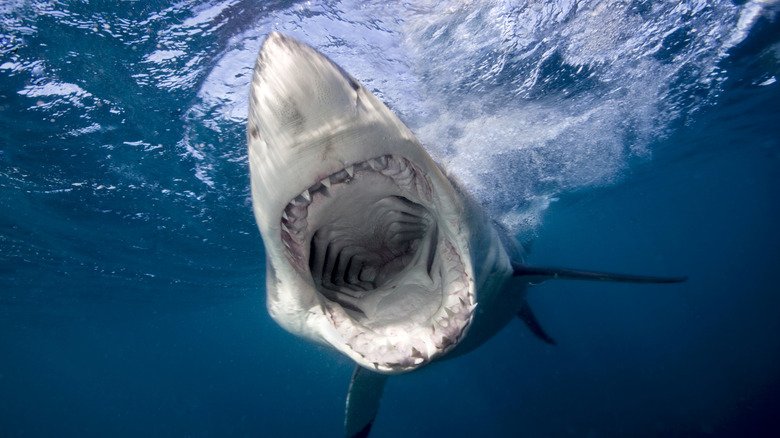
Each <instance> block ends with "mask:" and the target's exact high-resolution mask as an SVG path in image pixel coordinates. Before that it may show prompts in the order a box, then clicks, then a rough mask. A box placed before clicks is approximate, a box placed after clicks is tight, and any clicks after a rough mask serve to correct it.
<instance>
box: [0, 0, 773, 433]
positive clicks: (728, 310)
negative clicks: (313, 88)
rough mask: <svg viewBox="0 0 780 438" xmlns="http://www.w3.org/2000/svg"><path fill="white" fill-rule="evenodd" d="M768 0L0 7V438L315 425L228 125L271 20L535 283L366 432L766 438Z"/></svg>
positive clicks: (319, 368)
mask: <svg viewBox="0 0 780 438" xmlns="http://www.w3.org/2000/svg"><path fill="white" fill-rule="evenodd" d="M779 3H780V2H778V1H776V0H750V1H734V2H731V1H703V0H702V1H692V0H691V1H676V0H675V1H640V0H635V1H595V0H594V1H584V0H583V1H575V0H569V1H566V0H558V1H533V0H530V1H517V2H512V1H483V2H477V1H435V2H434V1H425V0H420V1H413V0H412V1H407V2H395V1H385V2H380V1H377V2H360V1H357V0H344V1H318V2H315V1H307V2H303V1H301V2H295V1H248V0H226V1H216V0H215V1H203V0H200V1H163V0H159V1H155V0H150V1H75V0H72V1H64V0H63V1H34V0H24V1H23V0H18V1H16V0H10V1H9V0H5V1H3V2H2V3H0V436H2V437H48V436H75V437H103V436H117V437H139V436H144V437H171V436H179V437H208V436H211V437H214V436H216V437H256V436H268V437H275V436H342V435H343V415H344V414H343V412H344V404H345V399H346V392H347V385H348V383H349V379H350V375H351V373H352V369H353V365H352V364H351V363H350V362H349V361H348V360H347V359H345V358H343V357H341V356H339V355H337V354H335V353H333V352H330V351H327V350H325V349H323V348H320V347H316V346H312V345H310V344H308V343H306V342H304V341H301V340H299V339H297V338H295V337H293V336H292V335H290V334H287V333H286V332H284V331H283V330H282V329H281V328H279V327H278V326H277V325H276V324H275V323H274V322H273V321H272V320H271V319H270V317H269V316H268V314H267V312H266V310H265V268H264V266H265V260H264V253H263V244H262V240H261V238H260V234H259V232H258V230H257V228H256V226H255V223H254V218H253V216H252V212H251V199H250V193H249V176H248V163H247V158H246V141H245V133H244V129H245V123H246V112H247V97H248V85H249V80H250V77H251V71H252V67H253V64H254V59H255V56H256V54H257V51H258V49H259V48H260V45H261V44H262V41H263V39H264V37H265V35H267V34H268V33H269V32H271V31H274V30H275V31H280V32H283V33H286V34H288V35H290V36H293V37H295V38H298V39H300V40H302V41H304V42H306V43H308V44H310V45H312V46H314V47H315V48H317V49H318V50H320V51H322V52H323V53H325V54H326V55H327V56H329V57H330V58H331V59H333V60H334V61H335V62H337V63H338V64H340V65H341V66H342V67H343V68H344V69H345V70H346V71H348V72H349V73H350V74H351V75H353V76H354V77H356V78H357V79H358V80H359V81H361V82H362V83H363V84H364V85H366V87H367V88H368V89H369V90H371V91H372V92H374V93H375V94H376V95H377V96H379V98H380V99H381V100H383V101H384V102H385V103H387V104H388V106H390V108H391V109H392V110H393V111H394V112H395V113H396V114H398V115H399V117H401V119H402V120H403V121H404V122H405V123H407V124H408V125H409V127H410V128H411V129H412V131H413V132H414V133H415V134H416V135H417V136H418V138H419V139H420V140H421V142H422V143H423V144H424V145H425V146H426V148H427V149H428V151H429V152H430V153H431V154H432V155H433V157H434V158H435V159H436V160H437V161H438V162H440V163H441V164H442V165H443V166H445V167H447V168H448V169H450V170H451V171H452V173H454V174H455V175H456V176H457V177H458V178H460V179H461V180H462V182H463V183H464V184H465V186H466V187H468V188H469V189H470V190H472V192H473V193H474V194H475V196H476V197H477V198H478V199H479V200H480V201H482V202H483V203H484V204H485V206H486V209H487V210H488V211H489V212H490V214H491V215H492V216H493V217H494V218H495V219H496V220H497V221H498V222H500V223H502V224H503V225H504V226H506V227H507V228H508V229H510V230H511V231H512V232H513V233H514V234H516V235H517V236H518V238H519V239H520V240H521V241H523V242H526V243H527V244H528V245H529V247H530V255H529V257H528V262H529V263H530V264H538V265H555V266H566V267H575V268H582V269H593V270H603V271H614V272H626V273H636V274H645V275H667V276H674V275H687V276H688V277H689V280H688V281H687V282H686V283H683V284H681V285H665V286H650V285H630V284H604V283H588V282H571V281H558V282H554V281H551V282H547V283H545V284H543V285H540V286H536V287H533V288H531V290H530V295H529V301H530V303H531V305H532V306H533V308H534V310H535V313H536V315H537V317H538V318H539V320H540V321H541V323H542V325H543V326H544V327H545V329H546V330H547V331H548V332H549V333H550V334H551V335H552V336H553V337H554V338H555V339H556V340H557V342H558V346H554V347H553V346H548V345H546V344H544V343H542V342H540V341H539V340H537V339H535V338H534V337H533V336H532V335H531V334H530V332H529V331H528V330H527V328H526V327H525V326H524V325H523V324H522V323H521V322H519V321H517V322H513V323H511V324H509V325H508V326H507V327H506V329H505V330H504V331H502V332H501V333H500V334H499V335H497V336H496V337H495V338H493V339H492V340H490V341H489V342H488V343H486V344H485V345H484V346H482V347H481V348H480V349H478V350H477V351H475V352H473V353H471V354H469V355H467V356H465V357H461V358H458V359H455V360H451V361H444V362H441V363H437V364H434V365H432V366H430V367H427V368H425V369H423V370H420V371H419V372H415V373H412V374H409V375H404V376H400V377H394V378H391V379H390V380H389V382H388V385H387V387H386V389H385V394H384V397H383V400H382V406H381V409H380V411H379V415H378V417H377V419H376V423H375V424H374V428H373V431H372V437H375V438H381V437H431V436H453V437H461V436H464V437H465V436H496V437H521V436H522V437H626V436H632V437H658V436H664V437H733V436H744V437H770V436H771V437H775V436H780V415H778V414H779V413H780V317H778V315H780V287H778V280H777V279H778V273H779V272H780V231H778V225H779V224H780V206H779V205H778V204H779V201H780V184H779V183H780V83H778V82H777V78H778V76H780V21H779V20H780V4H779Z"/></svg>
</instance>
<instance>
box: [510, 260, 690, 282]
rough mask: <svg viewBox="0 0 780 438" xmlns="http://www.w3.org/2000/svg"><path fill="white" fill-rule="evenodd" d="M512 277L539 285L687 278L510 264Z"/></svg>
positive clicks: (675, 280) (658, 280)
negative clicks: (581, 281) (572, 281)
mask: <svg viewBox="0 0 780 438" xmlns="http://www.w3.org/2000/svg"><path fill="white" fill-rule="evenodd" d="M512 268H513V269H514V272H513V274H512V275H513V276H514V277H531V279H529V282H531V283H541V282H542V281H544V280H549V279H563V280H592V281H617V282H622V283H681V282H683V281H685V280H687V279H688V277H647V276H643V275H627V274H613V273H609V272H593V271H579V270H576V269H566V268H552V267H541V266H528V265H523V264H520V263H515V262H512Z"/></svg>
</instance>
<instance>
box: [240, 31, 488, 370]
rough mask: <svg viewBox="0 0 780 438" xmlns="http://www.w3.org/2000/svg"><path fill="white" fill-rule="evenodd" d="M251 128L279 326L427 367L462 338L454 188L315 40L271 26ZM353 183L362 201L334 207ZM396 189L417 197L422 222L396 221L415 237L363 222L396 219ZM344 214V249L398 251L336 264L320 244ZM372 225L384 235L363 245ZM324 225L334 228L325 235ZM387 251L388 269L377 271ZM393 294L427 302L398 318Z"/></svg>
mask: <svg viewBox="0 0 780 438" xmlns="http://www.w3.org/2000/svg"><path fill="white" fill-rule="evenodd" d="M247 138H248V142H249V159H250V168H251V176H252V195H253V204H254V212H255V217H256V219H257V223H258V226H259V228H260V230H261V232H262V235H263V241H264V244H265V247H266V253H267V257H268V262H269V277H268V302H267V305H268V308H269V312H270V313H271V315H272V316H273V317H274V319H275V320H276V321H277V322H278V323H279V324H280V325H282V326H283V327H285V328H286V329H287V330H289V331H291V332H293V333H295V334H297V335H299V336H303V337H305V338H308V339H310V340H313V341H316V342H320V343H324V344H328V345H331V346H333V347H335V348H336V349H338V350H340V351H342V352H343V353H345V354H346V355H348V356H349V357H351V358H352V359H354V360H355V361H356V362H358V363H359V364H361V365H363V366H365V367H369V368H372V369H375V370H377V371H380V372H385V373H399V372H405V371H409V370H412V369H416V368H418V367H420V366H423V365H425V364H427V363H429V362H430V361H432V360H434V359H435V358H437V357H440V356H441V355H443V354H445V353H446V352H448V351H449V350H450V349H452V348H453V347H454V346H455V345H456V344H457V343H458V342H459V341H460V340H461V339H462V338H463V336H465V333H466V330H467V328H468V326H469V324H470V321H471V319H472V316H473V310H474V307H475V306H476V298H475V295H474V294H475V292H474V285H473V284H474V282H473V279H472V277H473V276H472V274H471V272H472V267H471V260H470V258H469V247H468V238H467V237H466V236H467V235H468V230H467V229H466V228H468V227H467V226H465V225H464V224H463V223H461V220H460V219H461V217H462V215H463V209H464V206H463V204H462V200H461V198H460V197H459V195H458V194H457V193H456V192H455V190H454V189H453V187H452V186H451V184H450V183H449V181H448V180H447V178H446V177H445V176H444V175H443V174H442V173H441V171H440V169H439V168H438V166H436V164H435V163H434V162H433V161H432V160H431V158H430V157H429V156H428V155H427V153H425V151H424V150H423V149H422V147H421V146H420V145H419V143H418V142H417V140H416V139H415V138H414V136H413V135H412V134H411V132H409V130H408V129H407V128H406V126H404V125H403V123H401V122H400V121H399V120H398V119H397V118H396V117H395V115H393V114H392V113H391V112H390V111H389V110H388V109H387V107H385V106H384V104H382V103H381V102H380V101H379V100H378V99H377V98H376V97H375V96H373V95H372V94H371V93H369V92H368V91H367V90H365V89H364V88H363V87H362V86H361V85H359V84H358V83H357V81H355V80H354V79H353V78H352V77H350V76H349V75H347V74H346V73H345V72H344V71H343V70H341V69H340V68H339V67H338V66H336V65H335V64H333V63H332V62H330V61H329V60H328V59H327V58H325V57H324V56H323V55H321V54H319V53H318V52H316V51H315V50H314V49H312V48H310V47H308V46H306V45H304V44H302V43H299V42H297V41H295V40H292V39H290V38H287V37H284V36H282V35H279V34H271V35H269V37H268V38H267V40H266V42H265V43H264V45H263V48H262V49H261V52H260V54H259V56H258V62H257V65H256V67H255V71H254V77H253V81H252V86H251V94H250V112H249V123H248V126H247ZM353 179H354V184H353V185H350V182H352V180H353ZM350 190H353V191H354V190H359V191H360V194H359V196H360V199H364V201H363V202H364V204H363V205H359V206H358V208H357V209H356V211H355V215H352V216H350V215H341V214H340V211H341V210H347V209H348V207H350V205H352V204H354V203H350V201H351V200H354V199H356V198H355V196H357V193H358V192H350ZM326 198H327V199H326ZM388 199H389V201H388ZM393 200H396V201H398V202H401V203H405V202H406V201H408V202H409V203H410V204H413V205H412V206H409V208H411V210H412V212H413V213H414V214H416V215H417V217H418V218H419V221H417V222H415V221H414V220H413V221H411V222H412V224H411V225H408V224H407V225H402V227H406V226H410V227H411V228H413V229H414V230H412V231H414V232H419V233H422V236H420V237H413V238H406V237H403V238H396V237H393V236H396V235H393V236H390V234H387V233H391V232H392V231H388V232H381V231H379V232H375V231H371V230H370V229H369V228H365V227H364V228H361V225H360V221H359V220H356V219H355V218H360V217H361V216H360V215H361V214H365V215H368V217H372V219H371V220H372V221H379V222H382V221H384V222H383V223H385V224H386V225H387V228H388V229H392V227H395V226H396V225H394V224H395V222H393V220H392V219H388V218H387V217H386V215H383V214H382V211H383V210H382V209H386V210H387V211H390V212H393V211H396V212H397V211H400V210H403V209H404V208H405V207H398V206H396V207H392V206H388V203H389V204H391V205H392V204H393V203H394V201H393ZM399 200H400V201H399ZM404 200H405V201H404ZM372 212H373V213H372ZM415 212H417V213H415ZM371 215H373V216H371ZM302 216H303V217H302ZM380 218H382V219H380ZM350 221H352V222H354V224H353V226H352V228H353V229H354V228H356V227H357V228H358V230H357V232H355V233H353V234H354V235H355V236H358V237H356V238H358V239H360V242H359V243H358V244H357V246H358V247H359V248H358V249H349V250H345V251H347V253H348V255H349V256H354V257H359V256H364V258H365V259H368V258H370V254H372V253H382V252H384V253H391V254H393V253H398V254H401V255H391V256H389V257H390V258H389V259H387V258H386V259H381V258H380V261H381V262H375V263H374V264H373V265H372V264H371V263H368V265H369V268H368V269H367V270H366V272H364V273H363V274H361V273H360V272H357V273H355V272H353V271H354V268H353V269H352V271H350V269H347V268H336V267H334V266H337V265H339V263H338V262H334V261H331V262H327V259H328V258H329V257H328V256H326V255H323V254H326V253H327V251H324V250H323V248H324V247H326V245H332V246H333V247H339V248H342V249H343V247H346V246H345V245H342V244H338V243H329V242H337V241H344V240H345V239H350V238H352V237H350V236H352V235H351V234H348V233H343V232H332V230H330V229H329V228H328V227H329V224H332V223H336V224H350V223H351V222H350ZM366 222H371V221H366ZM407 222H408V221H406V222H404V223H407ZM323 230H324V231H323ZM415 230H416V231H415ZM326 231H327V233H326ZM369 231H370V233H374V234H376V236H379V237H378V239H380V240H381V239H382V238H383V237H384V238H386V240H387V241H388V242H390V243H387V244H386V245H385V244H382V245H379V246H377V247H371V244H370V243H369V242H370V240H371V239H366V238H365V236H364V235H365V234H366V233H369ZM400 231H401V232H404V230H403V229H401V230H400ZM406 231H409V230H406ZM318 232H320V234H317V233H318ZM414 232H413V233H412V234H414ZM328 233H331V234H332V235H333V236H335V237H332V238H323V236H324V235H326V234H328ZM333 233H335V234H333ZM339 233H341V234H339ZM328 235H330V234H328ZM359 236H363V237H359ZM376 236H375V237H376ZM399 239H400V240H399ZM404 239H406V240H404ZM396 240H399V241H398V242H396V243H393V242H395V241H396ZM361 245H362V246H361ZM353 246H354V245H353ZM361 248H362V249H361ZM317 254H319V255H317ZM385 257H387V256H385ZM330 259H331V260H333V255H331V256H330ZM324 260H325V261H324ZM383 263H384V264H388V265H391V266H395V268H392V269H385V270H384V272H378V271H381V269H379V268H378V267H379V266H384V264H383ZM372 269H373V270H374V271H377V272H374V273H372V272H371V271H372ZM324 272H327V274H323V273H324ZM334 272H336V273H338V274H339V275H336V276H335V277H334V276H333V275H335V274H333V273H334ZM372 275H373V276H374V277H373V278H372ZM353 280H354V281H353ZM372 282H373V284H370V283H372ZM338 283H341V284H338ZM361 285H362V287H363V289H365V290H363V291H360V290H357V289H360V287H357V286H361ZM353 289H356V290H353ZM397 290H400V291H402V292H400V293H399V292H396V291H397ZM398 297H403V298H404V299H403V300H401V301H403V302H413V301H415V300H423V298H422V297H425V299H424V300H425V303H426V304H425V305H422V306H418V307H421V308H423V309H422V310H420V309H413V310H414V311H413V312H411V313H412V314H411V315H409V318H405V317H404V315H403V312H402V309H403V308H404V307H403V302H402V303H400V304H399V303H398V302H396V301H398V300H395V301H394V298H398ZM391 302H392V304H388V303H391ZM396 306H397V307H396Z"/></svg>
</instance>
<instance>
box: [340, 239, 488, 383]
mask: <svg viewBox="0 0 780 438" xmlns="http://www.w3.org/2000/svg"><path fill="white" fill-rule="evenodd" d="M441 252H442V256H443V257H444V259H445V262H444V263H443V265H442V266H451V267H450V269H449V270H448V271H447V272H442V273H441V274H442V277H443V282H442V283H443V284H442V288H443V291H444V293H446V294H447V295H446V297H445V298H444V302H443V303H442V306H441V308H440V309H439V311H438V312H437V313H436V314H435V315H434V316H433V317H432V318H431V320H432V321H431V324H430V325H429V326H422V325H421V326H417V327H413V328H411V329H410V328H408V327H404V328H403V329H400V328H397V327H394V326H387V327H382V328H379V329H375V330H372V329H369V328H367V327H364V326H362V325H360V324H357V323H355V321H353V320H352V319H351V318H350V317H349V316H347V314H346V313H345V312H344V311H343V309H341V308H340V307H336V306H329V308H328V310H329V311H328V312H327V313H326V314H327V315H328V316H329V318H330V320H331V323H332V324H333V326H334V327H335V328H336V330H337V331H338V333H339V335H340V336H341V338H342V340H344V342H345V344H346V345H347V346H349V347H350V348H351V349H352V350H353V351H354V352H356V353H357V354H359V355H361V356H362V357H363V358H365V359H366V360H368V361H370V362H372V363H373V364H374V366H375V367H376V368H377V369H378V370H383V371H393V370H398V369H402V370H403V369H411V368H415V367H417V366H420V365H422V364H423V363H427V362H430V361H431V360H432V359H434V358H436V357H438V356H441V355H443V354H445V353H447V352H448V351H450V350H451V349H452V348H453V347H454V346H455V345H457V343H458V342H459V341H460V339H461V338H462V337H463V336H464V335H465V334H466V330H467V329H468V326H469V324H470V323H471V319H472V315H473V314H474V309H475V308H476V306H477V305H476V303H474V300H473V299H472V297H471V295H470V293H469V283H468V276H467V275H466V272H465V271H464V267H463V263H462V261H461V259H460V257H459V255H458V254H457V252H456V251H455V248H454V247H453V246H452V244H451V243H450V242H449V241H447V240H445V241H444V243H443V245H442V248H441Z"/></svg>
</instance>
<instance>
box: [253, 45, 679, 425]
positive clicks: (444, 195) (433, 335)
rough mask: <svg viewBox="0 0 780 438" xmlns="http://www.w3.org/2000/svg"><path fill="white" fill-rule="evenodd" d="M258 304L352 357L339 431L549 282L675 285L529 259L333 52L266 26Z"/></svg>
mask: <svg viewBox="0 0 780 438" xmlns="http://www.w3.org/2000/svg"><path fill="white" fill-rule="evenodd" d="M247 140H248V145H249V166H250V172H251V187H252V200H253V209H254V215H255V218H256V220H257V225H258V227H259V228H260V232H261V234H262V237H263V243H264V245H265V250H266V260H267V307H268V311H269V313H270V315H271V316H272V317H273V319H274V320H275V321H276V322H277V323H278V324H279V325H281V326H282V327H284V328H285V329H286V330H287V331H289V332H290V333H292V334H294V335H297V336H299V337H301V338H304V339H307V340H309V341H311V342H314V343H316V344H321V345H325V346H328V347H331V348H333V349H335V350H337V351H339V352H341V353H342V354H344V355H346V356H347V357H349V358H350V359H352V360H353V361H354V362H355V363H356V367H355V372H354V373H353V375H352V381H351V384H350V387H349V393H348V396H347V407H346V420H345V427H346V436H348V437H359V436H367V435H368V433H369V431H370V429H371V425H372V424H373V421H374V418H375V416H376V413H377V410H378V408H379V399H380V397H381V394H382V390H383V388H384V385H385V381H386V378H387V376H388V375H393V374H402V373H408V372H411V371H414V370H417V369H419V368H421V367H424V366H426V365H428V364H430V363H431V362H434V361H437V360H442V359H449V358H452V357H456V356H459V355H462V354H465V353H468V352H470V351H472V350H474V349H475V348H477V347H478V346H480V345H481V344H482V343H484V342H485V341H487V340H488V339H489V338H491V337H492V336H493V335H495V334H496V333H497V332H498V331H499V330H501V329H502V328H503V327H504V326H505V325H506V324H508V323H509V322H510V321H511V320H512V319H513V318H517V317H519V318H520V319H522V320H523V321H524V322H525V323H526V325H528V327H529V328H530V329H531V331H532V332H533V333H534V334H535V335H536V336H537V337H539V338H540V339H542V340H543V341H545V342H548V343H553V344H554V341H553V339H552V338H551V337H550V336H549V335H548V334H547V333H545V332H544V330H543V329H542V328H541V326H540V325H539V323H538V321H537V319H536V317H535V316H534V314H533V312H532V311H531V309H530V307H529V306H528V303H527V301H526V293H527V289H528V285H529V284H532V283H533V284H536V283H539V282H541V281H544V280H547V279H552V278H563V279H584V280H603V281H624V282H637V283H673V282H680V281H684V280H685V278H684V277H674V278H660V277H644V276H632V275H623V274H611V273H598V272H585V271H576V270H571V269H561V268H546V267H532V266H529V265H526V263H525V251H524V249H523V247H522V245H520V244H519V243H518V242H517V241H515V239H513V238H512V237H511V236H509V235H507V233H505V232H504V231H503V230H502V229H501V228H500V227H498V226H497V225H495V224H494V223H493V222H492V221H491V220H490V218H488V217H487V216H486V214H485V212H484V211H483V209H482V207H481V206H480V204H479V203H478V202H477V201H476V200H475V199H474V198H472V197H471V196H470V195H469V194H468V193H467V192H466V191H465V190H464V189H463V188H462V187H461V186H460V185H459V184H458V183H457V182H456V180H455V178H453V177H452V176H451V175H448V174H447V172H446V171H445V170H444V169H442V168H441V167H439V166H438V165H437V164H436V163H435V162H434V161H433V159H431V157H430V156H429V155H428V153H427V152H426V151H425V150H424V149H423V147H422V145H421V144H420V142H419V141H418V140H417V139H416V138H415V136H414V135H413V134H412V132H411V131H410V130H409V129H408V128H407V127H406V126H405V125H404V124H403V123H402V122H401V121H400V120H399V119H398V117H396V116H395V115H394V114H393V113H392V112H391V111H390V110H389V109H388V108H387V106H385V105H384V104H383V103H382V102H381V101H380V100H379V99H378V98H377V97H376V96H374V95H373V94H372V93H370V92H369V91H368V90H366V89H365V88H364V87H363V86H362V85H361V84H360V83H358V81H357V80H355V79H354V78H353V77H352V76H350V75H349V74H347V73H346V72H345V71H344V70H343V69H342V68H340V67H339V66H338V65H336V64H335V63H333V62H332V61H330V60H329V59H328V58H327V57H325V56H324V55H322V54H321V53H319V52H318V51H316V50H315V49H313V48H311V47H310V46H308V45H306V44H304V43H301V42H299V41H297V40H295V39H293V38H290V37H287V36H284V35H282V34H279V33H276V32H274V33H271V34H270V35H268V37H267V38H266V40H265V42H264V43H263V46H262V48H261V49H260V52H259V55H258V57H257V62H256V64H255V68H254V73H253V76H252V83H251V91H250V100H249V117H248V124H247Z"/></svg>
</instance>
